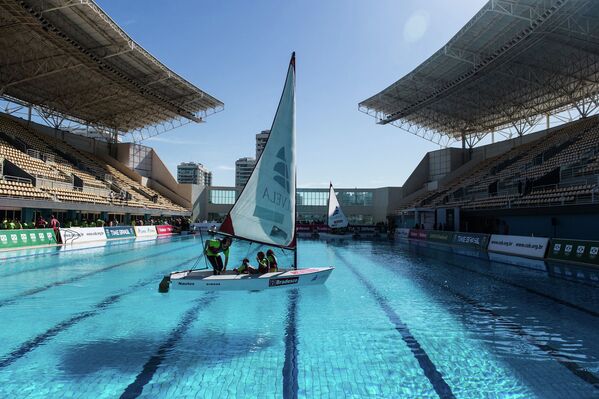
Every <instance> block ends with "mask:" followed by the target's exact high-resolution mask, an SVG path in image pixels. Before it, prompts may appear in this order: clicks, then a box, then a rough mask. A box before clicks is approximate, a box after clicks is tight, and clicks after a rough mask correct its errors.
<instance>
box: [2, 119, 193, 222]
mask: <svg viewBox="0 0 599 399" xmlns="http://www.w3.org/2000/svg"><path fill="white" fill-rule="evenodd" d="M0 157H1V158H6V159H7V160H9V161H10V162H12V163H14V164H15V165H16V166H18V167H19V168H21V169H23V170H24V171H26V172H27V173H29V174H30V175H32V176H33V177H34V178H36V179H38V180H39V182H38V186H39V187H34V186H33V185H31V184H29V186H28V187H25V186H19V189H18V190H17V189H15V188H14V187H12V186H11V188H6V187H4V186H0V188H1V189H2V190H3V191H2V193H0V195H3V196H15V197H23V198H39V199H51V200H54V201H61V202H63V201H66V202H81V203H94V204H105V205H108V204H110V205H114V206H128V207H136V208H147V209H163V210H169V211H176V212H185V211H187V210H186V209H185V208H183V207H181V206H179V205H177V204H175V203H173V202H171V201H170V200H168V199H166V198H165V197H163V196H162V195H160V194H159V193H158V192H156V191H155V190H152V189H150V188H149V187H146V186H144V185H142V184H140V183H138V182H137V181H135V180H133V179H131V178H129V177H128V176H126V175H125V174H124V173H121V172H120V171H119V170H117V169H116V168H114V167H112V166H111V165H108V164H106V162H103V161H102V160H101V159H100V158H98V157H96V156H95V155H93V154H90V153H86V152H83V151H80V150H78V149H76V148H75V147H73V146H71V145H70V144H68V143H66V142H64V141H61V140H58V139H56V138H54V137H51V136H46V135H43V134H37V133H36V132H35V131H34V130H32V129H29V128H28V127H27V126H25V125H23V124H21V123H19V122H17V121H15V120H13V119H11V118H9V117H6V116H1V115H0ZM107 175H110V176H111V177H112V181H105V180H104V179H105V178H106V176H107ZM75 176H76V177H77V178H79V179H81V181H82V182H83V187H75V186H74V185H73V183H74V178H75ZM12 193H17V194H15V195H12ZM125 193H128V194H129V195H126V194H125Z"/></svg>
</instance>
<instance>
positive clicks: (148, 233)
mask: <svg viewBox="0 0 599 399" xmlns="http://www.w3.org/2000/svg"><path fill="white" fill-rule="evenodd" d="M135 235H136V236H137V237H157V236H158V233H157V232H156V226H135Z"/></svg>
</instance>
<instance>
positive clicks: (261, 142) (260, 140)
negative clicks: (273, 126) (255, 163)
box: [256, 130, 270, 160]
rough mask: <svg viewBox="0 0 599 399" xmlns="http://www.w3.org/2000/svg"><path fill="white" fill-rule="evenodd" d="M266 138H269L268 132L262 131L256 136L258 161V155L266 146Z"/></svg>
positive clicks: (257, 156) (257, 157)
mask: <svg viewBox="0 0 599 399" xmlns="http://www.w3.org/2000/svg"><path fill="white" fill-rule="evenodd" d="M268 136H270V130H263V131H261V132H260V133H258V134H256V160H258V159H260V155H262V151H264V146H266V142H267V141H268Z"/></svg>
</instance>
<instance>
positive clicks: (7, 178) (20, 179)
mask: <svg viewBox="0 0 599 399" xmlns="http://www.w3.org/2000/svg"><path fill="white" fill-rule="evenodd" d="M2 180H5V181H12V182H18V183H26V184H31V179H26V178H24V177H17V176H10V175H4V176H2Z"/></svg>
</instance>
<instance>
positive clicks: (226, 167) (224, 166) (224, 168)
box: [216, 165, 235, 170]
mask: <svg viewBox="0 0 599 399" xmlns="http://www.w3.org/2000/svg"><path fill="white" fill-rule="evenodd" d="M216 169H218V170H235V168H234V167H232V166H227V165H219V166H217V167H216Z"/></svg>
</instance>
